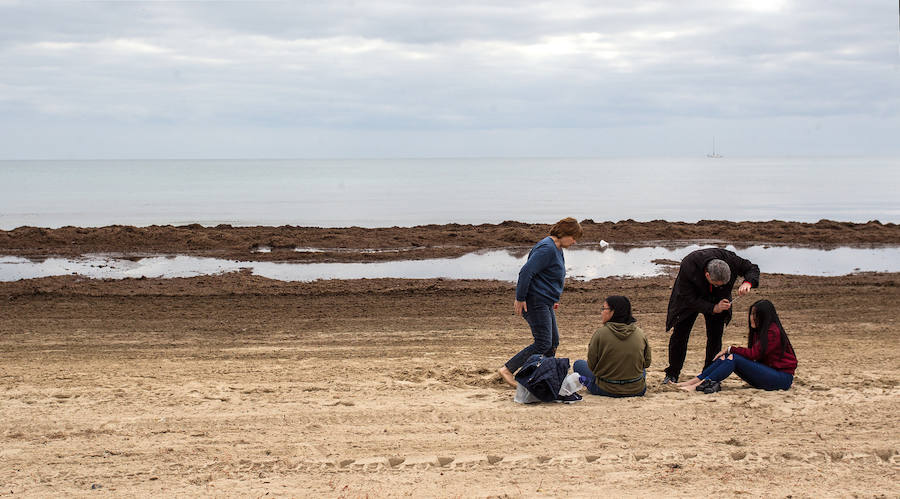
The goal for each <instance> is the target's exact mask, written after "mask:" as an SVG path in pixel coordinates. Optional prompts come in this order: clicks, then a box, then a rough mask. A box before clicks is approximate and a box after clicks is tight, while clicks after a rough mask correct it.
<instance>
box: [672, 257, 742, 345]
mask: <svg viewBox="0 0 900 499" xmlns="http://www.w3.org/2000/svg"><path fill="white" fill-rule="evenodd" d="M715 259H719V260H724V261H725V263H727V264H728V266H729V267H730V268H731V279H729V280H728V282H726V283H725V284H724V285H723V286H713V285H712V284H710V283H709V281H707V280H706V264H707V263H709V261H710V260H715ZM738 276H743V278H744V280H745V281H748V282H749V283H750V285H751V286H753V287H754V288H757V287H759V267H758V266H756V265H754V264H753V263H751V262H750V260H745V259H743V258H741V257H739V256H737V255H736V254H734V252H732V251H728V250H724V249H720V248H706V249H699V250H697V251H694V252H691V253H690V254H689V255H688V256H686V257H684V260H681V268H679V269H678V277H676V278H675V286H673V287H672V296H671V297H669V313H668V314H667V315H666V331H668V330H669V329H672V328H673V327H675V324H678V323H679V322H681V321H682V320H684V319H685V318H687V317H688V316H690V315H691V314H693V313H695V312H698V313H701V314H704V315H706V316H707V317H710V316H712V313H713V307H715V306H716V304H717V303H719V302H720V301H722V299H723V298H727V299H728V300H731V289H732V288H733V287H734V281H735V280H736V279H737V277H738ZM721 315H722V317H723V318H724V319H725V323H726V324H728V323H729V322H730V321H731V310H726V311H725V312H724V313H722V314H721Z"/></svg>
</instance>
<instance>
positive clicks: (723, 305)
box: [713, 298, 731, 314]
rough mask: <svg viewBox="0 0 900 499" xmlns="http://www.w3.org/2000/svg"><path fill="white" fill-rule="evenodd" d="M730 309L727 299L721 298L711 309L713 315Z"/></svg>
mask: <svg viewBox="0 0 900 499" xmlns="http://www.w3.org/2000/svg"><path fill="white" fill-rule="evenodd" d="M730 308H731V302H730V301H728V299H727V298H723V299H722V301H720V302H719V303H716V306H715V307H713V313H714V314H721V313H722V312H724V311H726V310H728V309H730Z"/></svg>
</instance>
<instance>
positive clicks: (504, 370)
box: [497, 217, 584, 386]
mask: <svg viewBox="0 0 900 499" xmlns="http://www.w3.org/2000/svg"><path fill="white" fill-rule="evenodd" d="M583 234H584V230H582V228H581V224H579V223H578V221H577V220H575V219H574V218H571V217H568V218H564V219H562V220H560V221H559V222H556V224H554V225H553V227H551V228H550V235H549V236H547V237H545V238H544V239H541V240H540V241H539V242H538V243H537V244H535V245H534V247H533V248H531V252H530V253H528V260H527V261H526V262H525V265H523V266H522V270H520V271H519V280H518V281H517V283H516V299H515V304H514V307H515V311H516V314H521V315H522V317H524V318H525V321H526V322H528V326H529V327H531V335H532V336H533V337H534V342H533V343H532V344H531V345H528V346H527V347H525V348H523V349H522V351H520V352H519V353H517V354H515V355H514V356H513V357H512V358H511V359H509V360H508V361H507V362H506V364H505V365H504V366H503V367H501V368H500V370H499V371H497V372H499V373H500V376H502V377H503V379H504V381H506V382H507V383H509V384H510V385H512V386H516V379H515V376H514V373H515V372H516V371H517V370H518V369H519V368H520V367H522V366H523V365H524V364H525V361H527V360H528V357H531V356H532V355H534V354H540V355H545V356H547V357H553V356H554V355H556V347H557V346H559V329H557V327H556V313H555V312H554V310H555V309H556V308H557V306H558V305H559V298H560V296H561V295H562V291H563V283H564V282H565V280H566V260H565V258H564V257H563V252H562V250H563V248H568V247H569V246H571V245H573V244H575V241H576V240H578V239H580V238H581V236H582V235H583Z"/></svg>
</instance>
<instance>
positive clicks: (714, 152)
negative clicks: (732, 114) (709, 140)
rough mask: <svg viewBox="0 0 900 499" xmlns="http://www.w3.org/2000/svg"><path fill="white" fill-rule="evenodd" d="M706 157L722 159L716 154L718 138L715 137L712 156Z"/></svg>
mask: <svg viewBox="0 0 900 499" xmlns="http://www.w3.org/2000/svg"><path fill="white" fill-rule="evenodd" d="M706 157H707V158H721V157H722V155H721V154H718V153H717V152H716V138H715V137H713V150H712V154H707V155H706Z"/></svg>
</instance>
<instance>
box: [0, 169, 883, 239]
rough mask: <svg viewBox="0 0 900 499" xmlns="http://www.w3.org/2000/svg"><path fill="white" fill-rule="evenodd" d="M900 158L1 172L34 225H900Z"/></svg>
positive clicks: (13, 201) (11, 221)
mask: <svg viewBox="0 0 900 499" xmlns="http://www.w3.org/2000/svg"><path fill="white" fill-rule="evenodd" d="M898 192H900V158H862V157H860V158H804V157H794V158H727V157H726V158H721V159H710V158H705V157H699V158H620V159H615V158H594V159H591V158H583V159H577V158H569V159H548V158H531V159H528V158H526V159H380V160H163V161H159V160H152V161H151V160H115V161H110V160H103V161H0V229H6V230H8V229H12V228H15V227H18V226H22V225H31V226H39V227H61V226H65V225H76V226H85V227H95V226H104V225H110V224H128V225H153V224H175V225H180V224H189V223H199V224H203V225H217V224H220V223H226V224H232V225H276V226H277V225H301V226H323V227H344V226H352V225H356V226H363V227H386V226H394V225H398V226H412V225H420V224H430V223H450V222H456V223H474V224H478V223H498V222H501V221H504V220H518V221H523V222H539V223H551V222H555V221H556V220H558V219H560V218H562V217H564V216H574V217H576V218H577V219H579V220H583V219H593V220H595V221H598V222H599V221H606V220H611V221H619V220H625V219H634V220H638V221H648V220H654V219H664V220H670V221H686V222H695V221H697V220H701V219H721V220H732V221H743V220H754V221H758V220H772V219H779V220H790V221H802V222H815V221H818V220H820V219H823V218H824V219H832V220H839V221H853V222H866V221H869V220H880V221H882V222H893V223H900V196H898V195H897V193H898Z"/></svg>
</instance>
